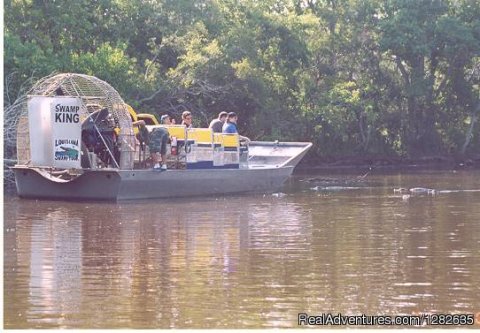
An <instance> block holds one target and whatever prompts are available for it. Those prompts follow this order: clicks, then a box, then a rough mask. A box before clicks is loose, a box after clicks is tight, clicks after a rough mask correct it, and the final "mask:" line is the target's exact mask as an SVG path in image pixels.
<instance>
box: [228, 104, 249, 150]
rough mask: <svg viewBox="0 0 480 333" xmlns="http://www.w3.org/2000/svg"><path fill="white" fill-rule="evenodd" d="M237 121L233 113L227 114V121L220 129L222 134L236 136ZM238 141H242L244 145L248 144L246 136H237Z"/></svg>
mask: <svg viewBox="0 0 480 333" xmlns="http://www.w3.org/2000/svg"><path fill="white" fill-rule="evenodd" d="M237 121H238V116H237V114H236V113H235V112H230V113H228V116H227V121H226V122H225V124H223V127H222V133H226V134H238V130H237ZM239 139H240V141H243V142H245V143H249V142H250V139H249V138H247V137H246V136H241V135H239Z"/></svg>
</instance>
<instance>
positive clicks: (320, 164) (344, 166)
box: [297, 155, 480, 171]
mask: <svg viewBox="0 0 480 333" xmlns="http://www.w3.org/2000/svg"><path fill="white" fill-rule="evenodd" d="M479 168H480V156H468V157H458V156H446V155H442V156H424V157H419V158H409V157H396V156H384V155H362V156H359V155H352V156H324V157H314V156H306V157H305V158H304V160H302V161H301V162H300V163H299V165H298V166H297V170H312V169H314V170H329V171H331V170H348V169H380V170H381V169H385V170H397V169H400V170H403V169H405V170H411V169H479Z"/></svg>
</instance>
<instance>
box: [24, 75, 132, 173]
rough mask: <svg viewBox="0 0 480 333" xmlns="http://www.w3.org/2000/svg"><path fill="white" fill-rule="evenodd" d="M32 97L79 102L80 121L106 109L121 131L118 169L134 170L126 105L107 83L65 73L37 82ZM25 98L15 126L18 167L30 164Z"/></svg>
mask: <svg viewBox="0 0 480 333" xmlns="http://www.w3.org/2000/svg"><path fill="white" fill-rule="evenodd" d="M28 94H29V95H33V96H51V97H53V96H58V95H63V96H71V97H79V98H81V100H82V103H83V107H81V112H80V119H85V118H87V116H88V115H89V114H90V113H91V112H94V111H96V110H98V109H99V108H107V109H108V111H109V112H110V113H111V114H112V115H113V118H114V119H115V122H116V124H118V126H119V128H120V133H119V135H118V140H119V141H120V165H119V166H120V169H133V164H134V156H135V135H134V132H133V127H132V119H131V117H130V113H129V112H128V109H127V105H126V104H125V102H124V101H123V99H122V98H121V97H120V94H119V93H118V92H117V91H116V90H115V89H114V88H113V87H112V86H110V85H109V84H108V83H106V82H105V81H102V80H100V79H98V78H96V77H94V76H89V75H83V74H74V73H65V74H57V75H53V76H49V77H45V78H43V79H41V80H39V81H38V82H37V83H35V85H34V86H33V87H32V89H31V90H30V91H29V93H28ZM27 103H28V99H23V100H22V101H21V102H20V103H19V104H18V105H17V106H16V107H17V108H19V112H18V114H19V115H20V116H19V118H18V124H17V159H18V163H19V164H28V163H29V161H30V159H31V158H30V133H29V126H28V108H27Z"/></svg>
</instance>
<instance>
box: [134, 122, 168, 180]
mask: <svg viewBox="0 0 480 333" xmlns="http://www.w3.org/2000/svg"><path fill="white" fill-rule="evenodd" d="M133 124H134V125H136V126H138V127H139V137H138V139H139V141H140V142H142V141H143V142H145V143H146V144H147V145H148V149H149V150H150V157H151V158H152V161H153V170H155V171H164V170H167V142H168V137H169V136H168V130H167V129H166V128H164V127H156V128H154V129H153V130H152V131H151V132H150V134H148V130H147V128H146V126H145V121H144V120H138V121H136V122H134V123H133Z"/></svg>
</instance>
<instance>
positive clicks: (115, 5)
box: [4, 0, 480, 158]
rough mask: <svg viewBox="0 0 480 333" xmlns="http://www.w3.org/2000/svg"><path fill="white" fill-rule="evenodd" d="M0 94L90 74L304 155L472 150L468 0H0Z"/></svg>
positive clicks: (131, 99) (473, 60)
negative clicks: (236, 123) (302, 148)
mask: <svg viewBox="0 0 480 333" xmlns="http://www.w3.org/2000/svg"><path fill="white" fill-rule="evenodd" d="M4 9H5V28H4V31H5V35H4V47H5V53H4V62H5V70H4V82H5V87H4V97H5V103H6V105H5V106H6V107H7V106H8V105H9V104H10V103H13V101H14V100H15V98H16V97H17V96H18V94H21V93H22V92H24V91H25V90H24V89H25V86H26V85H29V84H31V82H32V79H38V78H41V77H43V76H46V75H49V74H51V73H52V72H77V73H85V74H89V75H94V76H97V77H99V78H101V79H103V80H105V81H107V82H109V83H110V84H111V85H112V86H113V87H115V88H116V89H117V90H118V91H119V92H120V94H121V95H122V96H123V97H124V100H125V101H126V102H127V103H129V104H131V105H132V106H133V107H134V108H136V109H137V110H138V111H141V112H152V113H156V114H162V113H166V112H169V113H171V114H173V115H174V116H176V117H177V120H178V118H179V115H180V113H181V112H182V111H184V110H186V109H188V110H191V111H192V112H193V114H194V117H195V118H196V119H195V121H196V125H204V126H205V125H207V123H208V121H209V120H210V119H211V118H213V117H215V115H216V114H217V113H218V112H219V111H222V110H227V111H235V112H237V113H238V114H239V115H240V130H241V132H243V133H244V134H246V135H248V136H250V137H252V138H257V139H281V140H302V141H303V140H307V141H313V142H314V143H315V146H314V147H315V149H316V151H315V153H316V154H317V156H342V155H363V156H364V155H367V154H368V155H383V156H385V155H386V156H405V157H413V158H418V157H421V156H433V155H446V154H457V155H463V154H470V155H472V154H474V155H476V154H480V133H479V130H478V129H479V124H478V121H479V116H480V88H479V82H480V2H479V1H478V0H262V1H254V0H195V1H193V0H135V1H131V0H76V1H59V0H6V1H5V7H4Z"/></svg>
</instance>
